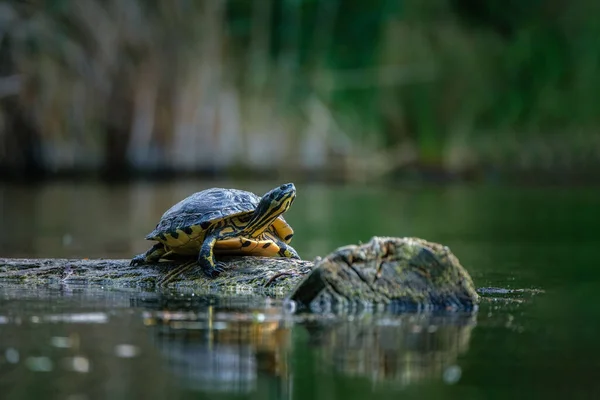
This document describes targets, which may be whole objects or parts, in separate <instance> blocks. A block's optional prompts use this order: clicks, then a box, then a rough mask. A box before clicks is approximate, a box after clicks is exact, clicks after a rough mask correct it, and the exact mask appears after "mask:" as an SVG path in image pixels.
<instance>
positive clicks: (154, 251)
mask: <svg viewBox="0 0 600 400" xmlns="http://www.w3.org/2000/svg"><path fill="white" fill-rule="evenodd" d="M165 253H166V250H165V245H164V244H162V243H156V244H155V245H154V246H152V247H151V248H150V250H148V251H147V252H145V253H142V254H138V255H137V256H135V257H133V258H132V259H131V262H130V263H129V265H131V266H136V265H141V264H145V263H148V262H158V261H159V260H160V259H161V257H162V256H163V255H164V254H165Z"/></svg>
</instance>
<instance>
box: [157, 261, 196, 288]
mask: <svg viewBox="0 0 600 400" xmlns="http://www.w3.org/2000/svg"><path fill="white" fill-rule="evenodd" d="M195 266H196V261H188V262H186V263H184V264H181V265H178V266H177V267H175V268H173V269H172V270H171V271H169V272H167V273H166V274H165V276H163V277H162V278H160V279H158V280H157V281H156V286H159V287H166V286H167V285H168V284H169V283H171V282H173V281H174V280H175V278H176V277H177V276H178V275H180V274H182V273H184V272H187V271H189V270H191V269H192V268H194V267H195Z"/></svg>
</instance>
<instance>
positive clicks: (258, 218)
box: [245, 183, 296, 235]
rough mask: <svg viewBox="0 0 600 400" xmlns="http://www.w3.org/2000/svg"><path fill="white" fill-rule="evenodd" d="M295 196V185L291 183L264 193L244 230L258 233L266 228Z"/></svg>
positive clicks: (288, 206)
mask: <svg viewBox="0 0 600 400" xmlns="http://www.w3.org/2000/svg"><path fill="white" fill-rule="evenodd" d="M295 198H296V187H295V186H294V184H293V183H285V184H283V185H281V186H278V187H276V188H275V189H272V190H270V191H268V192H267V193H265V195H264V196H263V197H262V199H260V202H259V203H258V206H256V210H255V211H254V215H253V216H252V219H251V220H250V222H248V225H247V227H246V229H245V230H246V231H247V232H250V233H252V234H253V235H258V234H260V233H262V232H263V231H264V230H265V229H267V228H268V227H269V226H271V224H272V223H273V222H274V221H275V220H276V219H277V218H278V217H279V216H280V215H281V214H283V213H284V212H286V211H287V210H288V209H289V208H290V206H291V205H292V203H293V202H294V199H295Z"/></svg>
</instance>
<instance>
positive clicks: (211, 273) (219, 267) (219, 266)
mask: <svg viewBox="0 0 600 400" xmlns="http://www.w3.org/2000/svg"><path fill="white" fill-rule="evenodd" d="M203 271H204V273H205V274H206V276H208V277H209V278H211V279H213V278H216V277H217V276H219V275H221V272H224V271H225V263H224V262H221V261H217V262H216V263H215V265H214V266H213V267H211V268H210V269H208V268H204V269H203Z"/></svg>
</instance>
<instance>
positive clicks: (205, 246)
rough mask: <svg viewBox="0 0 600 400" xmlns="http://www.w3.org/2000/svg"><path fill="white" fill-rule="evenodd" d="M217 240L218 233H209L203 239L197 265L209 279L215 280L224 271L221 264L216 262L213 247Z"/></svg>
mask: <svg viewBox="0 0 600 400" xmlns="http://www.w3.org/2000/svg"><path fill="white" fill-rule="evenodd" d="M218 239H219V232H211V233H210V234H208V235H206V236H205V237H204V242H203V243H202V247H201V248H200V254H198V265H199V266H200V268H202V272H204V273H205V274H206V276H208V277H209V278H216V277H217V276H219V274H220V273H221V272H223V271H224V269H223V266H224V264H223V263H222V262H217V259H216V258H215V252H214V247H215V243H217V240H218Z"/></svg>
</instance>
